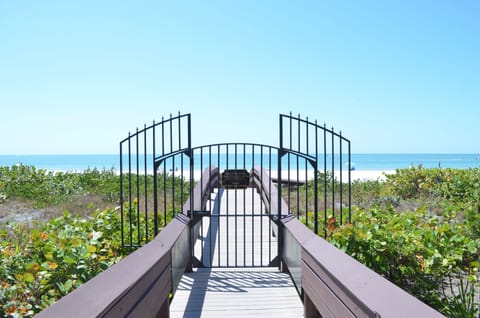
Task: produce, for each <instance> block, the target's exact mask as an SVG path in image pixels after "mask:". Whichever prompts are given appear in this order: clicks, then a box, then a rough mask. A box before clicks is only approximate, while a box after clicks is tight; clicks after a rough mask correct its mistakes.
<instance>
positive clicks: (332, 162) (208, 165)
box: [120, 114, 351, 267]
mask: <svg viewBox="0 0 480 318" xmlns="http://www.w3.org/2000/svg"><path fill="white" fill-rule="evenodd" d="M259 133H263V134H264V133H268V132H265V131H262V132H260V131H259ZM272 133H275V132H273V131H272ZM350 156H351V155H350V141H349V140H348V139H347V138H345V137H343V136H342V134H341V132H336V131H335V130H334V129H333V128H331V129H328V128H327V127H326V126H325V125H323V126H322V125H318V124H317V122H316V121H310V120H309V119H308V118H301V117H300V115H299V116H292V115H291V114H289V115H282V114H281V115H279V144H278V146H273V145H263V144H255V143H235V142H232V143H219V144H210V145H203V146H192V131H191V116H190V114H183V115H182V114H178V115H177V116H172V115H170V117H168V118H166V119H165V118H162V120H161V121H160V122H157V123H156V122H153V123H152V125H150V126H147V125H145V126H144V128H143V129H138V128H137V130H136V131H135V132H134V133H129V135H128V137H127V138H125V139H124V140H122V141H121V142H120V199H121V205H120V209H121V217H122V238H121V239H122V244H123V246H124V247H137V246H141V245H143V244H145V243H146V242H148V241H150V240H151V239H152V238H153V237H154V236H155V235H156V234H157V233H158V232H159V231H160V230H161V228H162V227H163V226H165V225H166V224H167V223H168V221H169V220H170V219H172V218H174V217H176V216H177V215H184V216H185V217H186V220H188V222H190V224H191V227H190V228H191V231H190V232H191V233H189V237H190V239H189V244H190V247H191V256H192V260H193V265H194V266H206V267H214V266H218V267H232V266H234V267H239V266H248V267H250V266H252V267H256V266H277V265H278V262H279V258H280V255H279V254H281V250H282V242H281V241H280V239H278V238H280V237H282V235H279V232H281V231H282V229H281V227H279V222H278V220H279V219H280V218H283V217H287V216H290V215H294V216H296V217H297V218H300V219H302V221H303V222H304V223H305V224H306V225H307V226H309V227H310V228H311V229H312V230H313V231H314V232H315V233H317V234H320V233H321V234H323V235H327V230H328V227H329V224H330V225H331V224H332V223H340V224H341V223H343V222H349V221H350V216H351V203H350V202H351V181H350V180H351V177H350V171H351V166H350V162H351V157H350ZM273 192H275V193H278V194H280V195H278V196H272V195H271V194H272V193H273ZM272 197H278V201H277V202H271V200H270V198H272ZM195 200H196V201H195ZM194 202H200V205H198V206H196V205H195V204H194ZM285 203H286V204H285ZM199 207H200V208H199Z"/></svg>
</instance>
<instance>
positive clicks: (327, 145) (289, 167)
mask: <svg viewBox="0 0 480 318" xmlns="http://www.w3.org/2000/svg"><path fill="white" fill-rule="evenodd" d="M279 125H280V155H279V158H278V167H279V168H278V176H279V179H282V180H283V179H284V178H285V177H286V180H288V182H279V184H278V187H279V189H280V192H281V193H282V194H283V197H284V198H285V200H286V202H287V205H288V206H289V207H290V210H291V212H292V214H295V216H296V217H297V218H302V219H303V221H304V223H305V224H306V225H307V226H309V227H310V228H312V230H313V231H314V232H315V233H317V234H319V233H322V232H323V234H324V235H325V236H326V235H327V228H328V222H338V223H339V224H343V223H344V222H350V221H351V213H352V207H351V173H350V171H351V168H352V167H351V154H350V150H351V147H350V140H348V139H347V138H345V137H344V136H342V133H341V132H338V133H337V132H336V131H335V130H334V129H333V128H331V129H328V128H327V127H326V125H325V124H324V125H323V126H321V125H319V124H318V123H317V121H310V120H309V119H308V117H307V118H305V119H303V118H301V117H300V115H298V116H297V117H295V116H292V114H290V115H280V123H279ZM345 148H346V150H347V151H346V153H345ZM285 175H286V176H285ZM285 185H287V186H285ZM301 190H302V191H301ZM320 211H323V216H322V217H320V215H319V213H320ZM312 219H313V222H312ZM320 220H321V221H322V222H320ZM312 223H313V224H312ZM320 225H322V228H320Z"/></svg>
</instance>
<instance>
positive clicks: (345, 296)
mask: <svg viewBox="0 0 480 318" xmlns="http://www.w3.org/2000/svg"><path fill="white" fill-rule="evenodd" d="M282 223H283V224H284V237H285V240H284V244H283V255H284V258H283V261H284V262H285V264H286V265H287V268H288V270H289V271H290V273H291V275H292V278H293V279H294V281H295V284H296V287H297V289H298V290H299V292H300V294H301V295H302V296H303V303H304V308H305V309H304V310H305V312H304V316H305V317H306V318H312V317H323V318H327V317H332V318H333V317H335V318H339V317H399V318H400V317H443V316H442V315H441V314H440V313H439V312H437V311H435V310H434V309H433V308H431V307H429V306H427V305H426V304H424V303H422V302H421V301H420V300H418V299H416V298H415V297H413V296H412V295H410V294H408V293H407V292H405V291H404V290H402V289H401V288H399V287H397V286H396V285H394V284H392V283H391V282H389V281H388V280H387V279H385V278H384V277H382V276H380V275H379V274H377V273H375V272H374V271H372V270H371V269H369V268H367V267H366V266H364V265H363V264H361V263H359V262H358V261H356V260H355V259H354V258H352V257H350V256H349V255H347V254H345V253H344V252H342V251H341V250H339V249H337V248H335V247H334V246H333V245H331V244H330V243H328V242H327V241H325V240H324V239H323V238H321V237H320V236H318V235H315V234H314V233H313V232H312V231H311V230H310V229H308V228H307V227H306V226H305V225H303V224H302V223H301V222H300V221H299V220H297V219H295V218H294V217H288V218H284V219H282Z"/></svg>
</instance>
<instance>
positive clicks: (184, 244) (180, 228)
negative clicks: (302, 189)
mask: <svg viewBox="0 0 480 318" xmlns="http://www.w3.org/2000/svg"><path fill="white" fill-rule="evenodd" d="M252 177H253V181H252V185H253V186H254V187H255V188H257V190H258V191H259V193H260V194H261V197H262V200H263V201H264V204H265V206H268V207H269V208H268V211H266V212H267V213H271V214H273V215H275V214H276V215H278V213H277V211H278V204H279V202H280V204H281V206H282V213H281V217H280V221H279V223H280V224H281V225H283V226H280V227H279V233H278V235H279V236H280V237H281V238H283V240H281V241H282V244H281V245H280V247H281V251H280V253H279V254H280V256H281V262H282V265H281V268H282V269H283V270H288V271H289V272H290V275H291V277H292V279H293V281H294V283H295V286H296V288H297V290H298V292H299V295H300V296H301V297H302V298H303V302H304V308H305V309H304V316H305V317H307V318H312V317H323V318H327V317H335V318H338V317H443V316H442V315H441V314H440V313H438V312H437V311H435V310H434V309H432V308H430V307H429V306H427V305H425V304H424V303H422V302H421V301H419V300H418V299H416V298H415V297H413V296H411V295H409V294H408V293H406V292H405V291H403V290H402V289H400V288H399V287H397V286H395V285H393V284H392V283H390V282H389V281H388V280H386V279H385V278H383V277H382V276H380V275H378V274H377V273H375V272H373V271H372V270H370V269H368V268H367V267H365V266H364V265H362V264H361V263H359V262H358V261H356V260H355V259H353V258H352V257H350V256H348V255H347V254H345V253H344V252H342V251H340V250H339V249H337V248H335V247H334V246H333V245H331V244H329V243H328V242H326V241H325V240H324V239H322V238H321V237H319V236H318V235H315V234H314V233H313V232H312V231H310V230H309V229H308V228H307V227H306V226H305V225H303V224H302V223H301V222H300V221H298V220H297V219H295V218H294V217H293V216H292V215H288V206H287V205H286V204H285V202H284V201H283V199H280V200H279V197H278V196H279V195H280V194H279V193H278V191H276V186H275V184H273V183H272V181H271V180H270V177H269V176H268V174H267V173H266V172H265V171H261V170H259V169H254V171H253V172H252ZM218 186H219V172H218V169H217V168H214V167H212V168H208V169H206V170H205V171H204V173H203V174H202V181H201V182H198V183H197V185H196V187H195V189H194V192H193V198H189V200H188V201H187V202H186V203H185V205H184V208H183V213H182V214H180V215H178V216H176V217H175V218H174V219H173V220H172V221H171V222H170V223H169V224H168V225H167V226H166V227H165V228H164V229H163V230H162V231H161V232H160V233H159V234H158V235H157V237H156V238H155V239H154V240H153V241H151V242H150V243H148V244H146V245H145V246H143V247H142V248H140V249H138V250H137V251H135V252H133V253H132V254H131V255H129V256H128V257H126V258H125V259H124V260H122V261H121V262H119V263H118V264H116V265H114V266H112V267H111V268H109V269H107V270H106V271H105V272H103V273H101V274H99V275H98V276H96V277H95V278H93V279H92V280H90V281H88V282H87V283H85V284H84V285H82V286H81V287H79V288H78V289H76V290H74V291H73V292H72V293H70V294H68V295H66V296H65V297H63V298H62V299H60V300H59V301H58V302H56V303H55V304H53V305H52V306H50V307H49V308H47V309H46V310H44V311H42V312H41V313H39V314H38V315H37V317H39V318H47V317H48V318H51V317H157V318H158V317H169V300H170V294H171V293H174V292H175V288H176V286H177V284H178V282H179V280H180V278H181V276H182V275H183V273H184V272H185V271H186V270H189V269H190V266H191V261H192V258H191V251H192V249H191V247H192V244H193V242H194V239H195V236H196V234H195V232H196V231H195V226H193V227H192V226H191V224H192V223H193V220H192V219H194V218H195V215H194V214H193V218H189V217H188V216H187V214H188V213H189V212H191V209H192V208H193V211H197V210H198V211H202V210H204V209H205V207H206V206H205V204H206V202H207V201H208V200H209V195H210V193H211V192H212V191H213V190H214V188H216V187H218ZM267 189H269V190H268V191H267ZM190 199H191V200H193V201H190ZM277 222H278V221H277ZM259 301H268V300H260V299H259ZM232 311H234V309H232Z"/></svg>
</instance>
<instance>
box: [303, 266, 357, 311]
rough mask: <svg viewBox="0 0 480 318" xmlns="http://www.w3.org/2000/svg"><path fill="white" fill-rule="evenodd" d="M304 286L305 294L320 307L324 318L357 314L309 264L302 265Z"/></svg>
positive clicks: (319, 309)
mask: <svg viewBox="0 0 480 318" xmlns="http://www.w3.org/2000/svg"><path fill="white" fill-rule="evenodd" d="M302 287H303V290H304V293H305V295H308V297H309V299H310V300H311V302H312V303H313V304H314V305H315V307H316V308H317V309H318V311H319V313H320V315H321V317H323V318H352V317H361V316H355V315H353V313H352V312H351V311H350V310H349V309H348V308H347V307H346V306H345V304H344V303H343V302H342V301H341V300H340V299H339V298H338V297H337V295H335V294H334V293H333V292H332V291H331V290H330V288H328V286H327V285H326V284H325V282H324V281H323V280H322V279H321V278H320V277H319V276H318V275H317V274H315V273H314V272H313V271H312V270H311V268H310V267H308V265H306V264H305V263H303V266H302ZM307 318H308V317H307Z"/></svg>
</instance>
